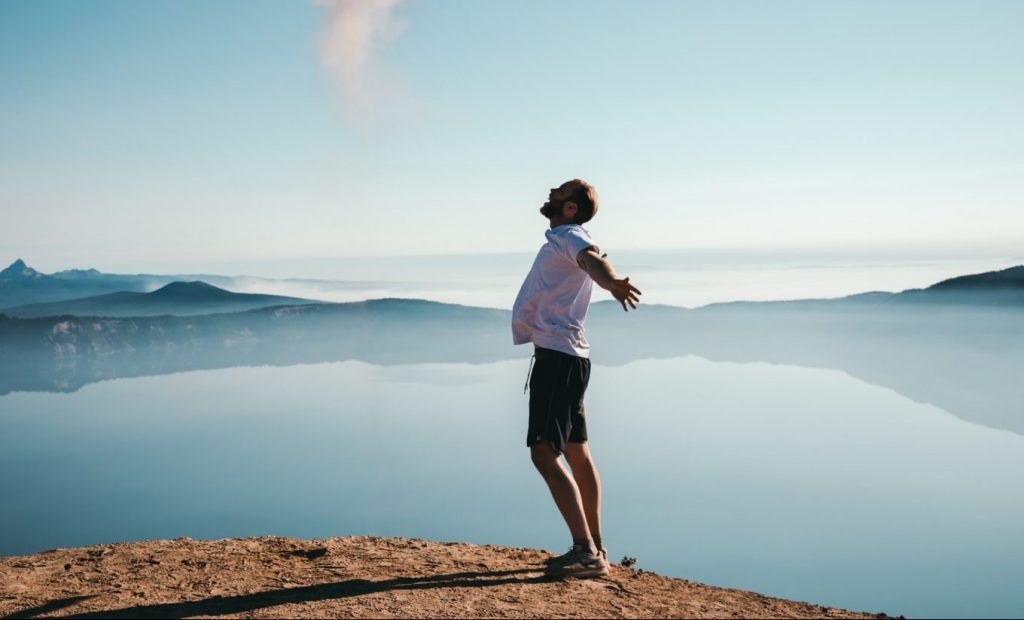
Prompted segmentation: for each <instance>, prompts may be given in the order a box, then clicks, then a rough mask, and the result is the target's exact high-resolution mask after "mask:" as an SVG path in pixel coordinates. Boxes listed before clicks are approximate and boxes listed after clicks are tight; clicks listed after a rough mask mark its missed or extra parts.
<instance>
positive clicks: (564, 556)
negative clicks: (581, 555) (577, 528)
mask: <svg viewBox="0 0 1024 620" xmlns="http://www.w3.org/2000/svg"><path fill="white" fill-rule="evenodd" d="M575 548H576V546H575V545H569V550H568V551H566V552H565V553H563V554H562V555H553V556H551V557H549V558H545V559H544V563H545V564H559V563H561V562H565V561H566V560H568V559H569V558H570V557H571V556H572V554H573V550H574V549H575Z"/></svg>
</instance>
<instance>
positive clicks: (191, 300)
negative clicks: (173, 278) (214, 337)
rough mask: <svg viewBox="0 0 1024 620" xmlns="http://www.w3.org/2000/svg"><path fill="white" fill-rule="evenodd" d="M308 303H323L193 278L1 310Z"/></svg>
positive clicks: (216, 308)
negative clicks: (239, 289)
mask: <svg viewBox="0 0 1024 620" xmlns="http://www.w3.org/2000/svg"><path fill="white" fill-rule="evenodd" d="M312 303H323V302H320V301H318V300H315V299H303V298H301V297H285V296H281V295H262V294H253V293H234V292H232V291H228V290H225V289H222V288H218V287H216V286H213V285H212V284H207V283H206V282H202V281H199V280H195V281H192V282H181V281H178V282H171V283H170V284H166V285H164V286H163V287H161V288H159V289H157V290H155V291H152V292H150V293H135V292H130V291H119V292H116V293H107V294H105V295H95V296H92V297H82V298H78V299H69V300H64V301H53V302H46V303H36V304H25V305H20V306H14V307H11V308H4V309H3V313H4V314H6V315H8V316H13V317H20V318H30V317H41V316H62V315H75V316H100V317H130V316H157V315H164V314H172V315H177V316H192V315H198V314H215V313H230V312H244V311H246V310H252V309H254V308H264V307H267V306H277V305H302V304H312Z"/></svg>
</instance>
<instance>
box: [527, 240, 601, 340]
mask: <svg viewBox="0 0 1024 620" xmlns="http://www.w3.org/2000/svg"><path fill="white" fill-rule="evenodd" d="M544 236H546V237H547V238H548V240H547V243H545V244H544V245H542V246H541V248H540V251H539V252H537V258H535V259H534V261H533V267H531V268H530V273H528V274H527V275H526V280H524V281H523V285H522V287H520V289H519V295H517V296H516V301H515V304H513V306H512V343H513V344H526V343H527V342H532V343H534V344H536V345H538V346H541V347H544V348H546V349H555V350H556V351H561V352H563V353H568V354H569V355H576V356H579V357H589V356H590V345H589V344H588V343H587V339H586V337H585V336H584V335H583V321H584V319H586V318H587V308H588V307H589V306H590V292H591V289H592V288H593V280H591V279H590V276H589V275H587V272H585V271H583V268H582V267H580V266H579V264H578V263H577V262H576V255H577V254H579V252H580V251H581V250H585V249H587V248H589V247H590V246H594V249H595V250H597V251H598V252H600V249H598V248H597V246H596V245H595V244H594V240H593V239H591V238H590V233H589V232H587V230H586V229H585V228H583V227H582V226H580V225H579V224H563V225H561V226H556V227H554V228H551V229H548V230H546V231H545V232H544Z"/></svg>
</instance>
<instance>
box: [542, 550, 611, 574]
mask: <svg viewBox="0 0 1024 620" xmlns="http://www.w3.org/2000/svg"><path fill="white" fill-rule="evenodd" d="M546 572H547V574H549V575H553V576H558V577H600V576H602V575H607V574H608V572H609V567H608V562H606V561H605V559H604V556H602V555H601V552H597V553H595V554H593V555H591V553H590V550H589V549H586V548H584V547H581V546H577V545H573V547H572V549H570V550H569V552H568V553H566V554H565V559H563V560H562V561H560V562H557V563H552V564H549V565H548V568H547V571H546Z"/></svg>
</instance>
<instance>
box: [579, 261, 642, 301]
mask: <svg viewBox="0 0 1024 620" xmlns="http://www.w3.org/2000/svg"><path fill="white" fill-rule="evenodd" d="M605 256H608V255H607V254H604V255H602V256H598V254H597V248H596V247H595V246H590V247H589V248H587V249H585V250H581V251H580V253H579V254H577V255H576V262H577V263H578V264H579V266H580V268H581V269H583V271H585V272H587V275H589V276H590V278H591V279H592V280H593V281H594V282H595V283H596V284H597V285H598V286H600V287H601V288H603V289H605V290H607V291H609V292H610V293H611V294H612V297H614V298H615V299H617V300H618V301H619V303H620V304H622V309H623V310H625V311H627V312H628V311H629V308H627V307H626V302H627V301H628V302H629V305H630V306H632V307H633V309H634V310H635V309H636V305H637V304H638V303H640V299H639V298H638V297H637V295H641V294H642V293H641V292H640V289H638V288H637V287H635V286H633V285H632V284H630V283H629V278H628V277H626V278H622V279H621V280H620V279H619V276H618V274H616V273H615V269H614V268H613V267H612V264H611V263H609V262H608V261H607V260H605V258H604V257H605Z"/></svg>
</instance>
